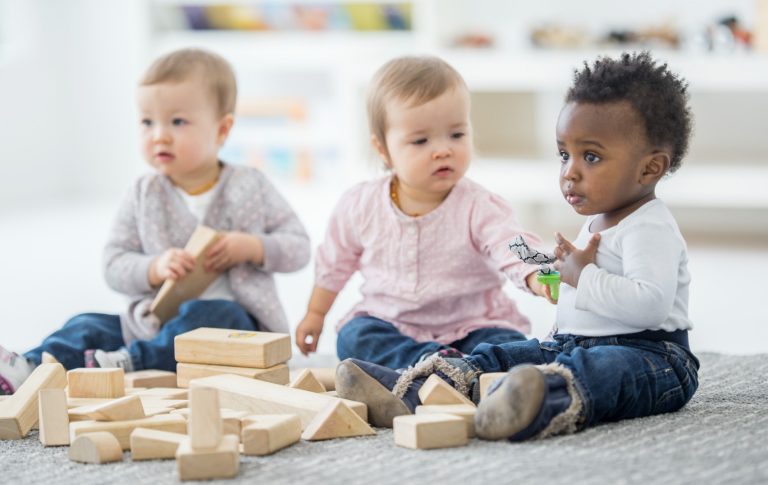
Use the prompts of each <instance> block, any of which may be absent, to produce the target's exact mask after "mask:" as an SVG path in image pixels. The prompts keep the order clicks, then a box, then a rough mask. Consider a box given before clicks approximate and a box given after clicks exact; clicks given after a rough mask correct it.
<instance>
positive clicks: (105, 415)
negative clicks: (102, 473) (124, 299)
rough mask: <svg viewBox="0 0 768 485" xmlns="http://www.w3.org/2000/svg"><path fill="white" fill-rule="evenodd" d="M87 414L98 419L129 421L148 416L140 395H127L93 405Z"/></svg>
mask: <svg viewBox="0 0 768 485" xmlns="http://www.w3.org/2000/svg"><path fill="white" fill-rule="evenodd" d="M87 414H88V416H89V417H90V418H91V419H95V420H96V421H128V420H131V419H141V418H144V417H146V414H144V406H143V405H142V403H141V398H139V396H125V397H121V398H119V399H115V400H113V401H110V402H108V403H105V404H100V405H96V406H91V407H90V411H89V412H87Z"/></svg>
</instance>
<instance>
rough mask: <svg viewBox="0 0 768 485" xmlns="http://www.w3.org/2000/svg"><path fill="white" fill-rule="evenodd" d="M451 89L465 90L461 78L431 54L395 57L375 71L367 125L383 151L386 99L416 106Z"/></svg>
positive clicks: (384, 143) (369, 94)
mask: <svg viewBox="0 0 768 485" xmlns="http://www.w3.org/2000/svg"><path fill="white" fill-rule="evenodd" d="M454 88H463V89H467V85H466V83H465V82H464V78H462V77H461V74H459V73H458V71H456V69H454V68H453V67H451V66H450V65H449V64H448V63H447V62H445V61H444V60H442V59H440V58H438V57H434V56H418V57H411V56H406V57H398V58H395V59H392V60H391V61H389V62H387V63H386V64H384V65H383V66H381V67H380V68H379V70H378V71H376V74H374V76H373V80H372V81H371V85H370V88H369V90H368V100H367V110H368V126H369V129H370V130H371V134H372V135H373V136H375V137H376V139H377V140H378V141H379V143H381V146H382V147H383V148H384V149H385V150H387V148H386V147H387V143H386V133H387V128H388V125H387V109H386V106H387V102H389V101H390V100H392V99H397V100H400V101H404V102H406V103H408V104H409V106H419V105H422V104H424V103H427V102H429V101H432V100H433V99H435V98H437V97H439V96H441V95H442V94H443V93H445V92H446V91H449V90H451V89H454Z"/></svg>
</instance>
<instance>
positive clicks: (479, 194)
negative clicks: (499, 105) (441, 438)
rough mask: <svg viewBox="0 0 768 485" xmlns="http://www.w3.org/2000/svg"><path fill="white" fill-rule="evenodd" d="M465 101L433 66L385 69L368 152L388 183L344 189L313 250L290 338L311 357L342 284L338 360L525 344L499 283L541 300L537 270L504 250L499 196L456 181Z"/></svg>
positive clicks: (460, 174) (508, 218)
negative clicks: (303, 305)
mask: <svg viewBox="0 0 768 485" xmlns="http://www.w3.org/2000/svg"><path fill="white" fill-rule="evenodd" d="M469 113H470V100H469V90H468V89H467V86H466V84H465V83H464V80H463V79H462V77H461V75H460V74H459V73H458V72H456V70H454V69H453V68H452V67H451V66H450V65H448V64H447V63H446V62H444V61H442V60H441V59H438V58H435V57H402V58H397V59H394V60H392V61H390V62H388V63H387V64H385V65H384V66H383V67H381V68H380V69H379V71H378V72H377V73H376V75H375V77H374V79H373V82H372V87H371V90H370V92H369V95H368V118H369V125H370V130H371V142H372V144H373V146H374V148H375V149H376V151H377V152H378V153H379V154H380V155H381V158H382V159H383V161H384V164H385V165H386V167H387V168H388V169H389V171H390V174H389V175H387V176H386V177H383V178H380V179H378V180H373V181H370V182H364V183H361V184H358V185H357V186H355V187H353V188H352V189H350V190H349V191H347V192H346V193H345V194H344V195H343V196H342V197H341V200H340V201H339V203H338V205H337V206H336V209H335V211H334V213H333V215H332V217H331V220H330V223H329V227H328V231H327V234H326V238H325V241H324V242H323V243H322V245H321V246H320V247H319V248H318V251H317V258H316V268H315V273H316V275H315V287H314V290H313V292H312V296H311V298H310V301H309V305H308V308H307V313H306V315H305V317H304V319H303V320H302V321H301V323H300V324H299V326H298V328H297V330H296V342H297V345H298V347H299V350H301V352H302V353H303V354H305V355H306V354H307V353H309V352H314V351H315V349H316V348H317V343H318V338H319V336H320V333H321V331H322V329H323V325H324V320H325V315H326V314H327V312H328V310H329V309H330V308H331V306H332V304H333V302H334V300H335V299H336V296H337V294H338V292H339V291H341V289H342V288H343V287H344V285H345V284H346V282H347V281H348V280H349V278H350V277H351V276H352V275H353V274H354V273H355V271H360V273H361V274H362V276H363V278H364V283H363V286H362V288H361V292H362V294H363V300H362V301H361V302H359V303H358V304H357V305H356V306H355V307H354V308H353V309H352V310H351V311H350V312H349V314H348V315H347V316H346V317H345V318H344V319H343V320H342V321H341V322H339V324H338V326H337V331H338V338H337V352H338V355H339V358H340V359H346V358H350V357H351V358H357V359H361V360H365V361H368V362H375V363H378V364H380V365H385V366H387V367H390V368H402V367H408V366H410V365H413V364H415V363H417V362H418V361H419V360H422V359H424V358H425V357H428V356H430V355H432V354H434V353H435V352H440V353H441V354H443V355H449V356H460V355H461V354H462V353H470V352H471V351H472V350H473V349H474V347H475V346H476V345H478V344H480V343H503V342H509V341H515V340H524V339H525V336H524V335H523V332H528V331H529V330H530V323H529V322H528V319H527V318H526V317H525V316H524V315H522V314H521V313H520V312H519V311H518V309H517V305H515V302H514V301H513V300H512V299H510V298H509V297H508V296H507V295H506V294H505V293H504V291H503V290H502V286H503V285H504V282H505V279H504V276H506V277H507V278H509V279H510V280H511V281H512V282H513V283H514V284H515V285H517V286H518V287H519V288H521V289H524V290H526V291H530V292H533V293H535V294H537V295H540V296H543V297H545V298H549V297H548V295H547V291H546V288H545V287H544V286H542V284H541V283H539V282H538V281H537V280H536V277H535V272H536V270H537V267H536V266H531V265H527V264H525V263H522V262H521V261H520V260H519V259H517V257H516V256H515V255H514V254H513V253H512V252H510V251H509V249H508V243H509V241H511V240H512V239H513V238H514V237H515V236H517V235H520V234H522V235H523V236H524V237H525V238H526V240H528V241H530V243H531V244H532V245H534V246H535V245H537V244H538V243H539V238H538V237H536V236H535V235H533V234H531V233H528V232H525V231H524V230H523V229H522V228H521V227H520V226H519V225H518V223H517V222H516V220H515V213H514V211H513V210H512V207H511V206H510V205H509V203H507V201H505V200H504V199H503V198H502V197H500V196H498V195H496V194H493V193H491V192H489V191H487V190H485V189H484V188H483V187H481V186H480V185H478V184H476V183H474V182H472V181H471V180H469V179H467V178H465V177H464V174H465V173H466V171H467V169H468V168H469V163H470V158H471V155H472V130H471V125H470V120H469Z"/></svg>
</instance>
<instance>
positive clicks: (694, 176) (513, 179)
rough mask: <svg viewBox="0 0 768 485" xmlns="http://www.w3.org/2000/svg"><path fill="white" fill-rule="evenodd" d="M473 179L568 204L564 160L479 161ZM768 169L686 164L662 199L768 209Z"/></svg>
mask: <svg viewBox="0 0 768 485" xmlns="http://www.w3.org/2000/svg"><path fill="white" fill-rule="evenodd" d="M467 176H468V177H469V178H471V179H473V180H475V181H476V182H478V183H480V184H482V185H483V186H485V187H486V188H488V189H489V190H491V191H493V192H495V193H497V194H499V195H502V196H503V197H504V198H506V199H508V200H510V201H513V202H520V203H537V204H557V203H560V202H562V195H561V193H560V188H559V186H558V177H559V162H558V160H557V159H556V158H555V157H552V159H551V160H545V159H539V160H533V159H528V160H522V159H476V160H474V161H473V162H472V165H471V166H470V169H469V172H468V173H467ZM766 181H768V166H760V165H749V164H746V163H744V164H734V163H733V162H731V163H729V164H728V165H727V168H726V166H725V162H723V163H722V164H721V165H720V166H717V165H715V164H713V166H701V165H699V166H696V165H694V164H693V163H687V164H686V163H683V166H682V167H681V168H680V170H679V171H678V173H676V174H673V175H671V176H670V177H668V178H667V179H664V180H662V181H661V182H660V183H659V185H658V186H657V191H656V192H657V195H658V196H659V197H660V198H662V199H663V200H664V201H665V202H666V203H667V204H669V205H670V206H676V207H685V208H705V209H706V208H718V209H768V190H766V189H765V184H766Z"/></svg>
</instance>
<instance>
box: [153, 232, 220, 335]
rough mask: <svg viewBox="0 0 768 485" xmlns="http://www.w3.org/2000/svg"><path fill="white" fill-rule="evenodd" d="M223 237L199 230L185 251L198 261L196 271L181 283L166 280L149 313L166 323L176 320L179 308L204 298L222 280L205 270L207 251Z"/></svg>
mask: <svg viewBox="0 0 768 485" xmlns="http://www.w3.org/2000/svg"><path fill="white" fill-rule="evenodd" d="M219 237H220V235H219V233H217V232H216V231H214V230H213V229H211V228H210V227H205V226H197V228H196V229H195V232H193V233H192V236H190V238H189V241H187V244H186V245H185V246H184V250H185V251H187V252H188V253H189V254H191V255H192V257H193V258H195V268H194V269H193V270H192V271H191V272H190V273H188V274H187V275H186V276H185V277H183V278H181V279H180V280H170V279H168V280H165V282H164V283H163V286H161V287H160V291H158V292H157V296H155V299H154V300H153V301H152V304H151V305H150V307H149V311H150V312H152V313H154V314H155V316H157V318H159V319H160V321H161V322H162V323H165V322H167V321H168V320H170V319H171V318H173V317H174V316H176V314H178V313H179V305H181V304H182V303H184V302H185V301H187V300H191V299H193V298H197V297H198V296H200V295H201V294H202V293H203V292H204V291H205V289H206V288H208V286H209V285H210V284H211V283H213V281H214V280H215V279H216V278H218V277H219V274H220V273H219V272H208V271H206V270H205V268H204V267H203V264H204V262H205V251H206V250H207V249H208V248H209V247H211V245H212V244H213V243H215V242H216V240H217V239H218V238H219Z"/></svg>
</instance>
